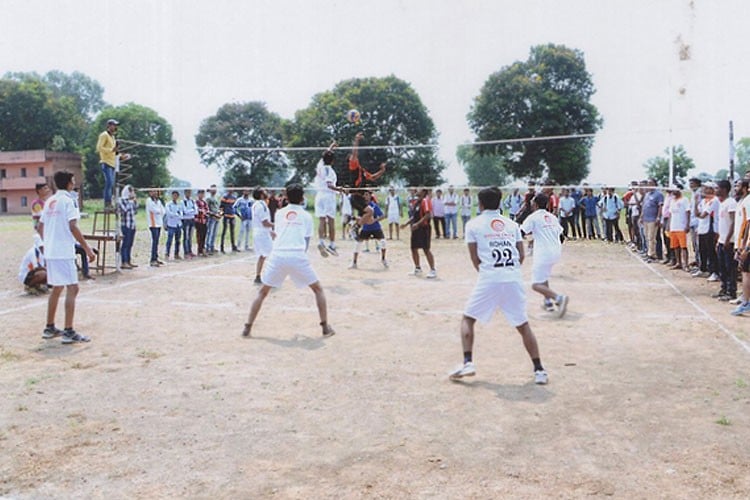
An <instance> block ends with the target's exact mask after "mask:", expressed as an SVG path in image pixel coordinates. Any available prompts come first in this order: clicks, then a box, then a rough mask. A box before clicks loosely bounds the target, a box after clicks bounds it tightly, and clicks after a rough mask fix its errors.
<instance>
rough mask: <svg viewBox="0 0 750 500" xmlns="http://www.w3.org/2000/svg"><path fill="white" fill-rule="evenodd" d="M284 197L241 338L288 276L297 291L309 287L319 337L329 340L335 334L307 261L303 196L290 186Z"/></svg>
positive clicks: (308, 221)
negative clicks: (320, 329) (318, 319)
mask: <svg viewBox="0 0 750 500" xmlns="http://www.w3.org/2000/svg"><path fill="white" fill-rule="evenodd" d="M286 195H287V199H288V200H289V205H287V206H285V207H284V208H282V209H280V210H279V211H277V212H276V217H275V219H274V220H275V234H276V237H275V238H274V241H273V249H272V250H271V255H270V256H269V257H268V262H267V263H266V266H265V269H264V270H263V274H262V276H261V281H262V286H261V287H260V289H259V290H258V296H257V297H256V298H255V300H254V301H253V303H252V305H251V306H250V314H249V316H248V319H247V323H245V329H244V330H243V331H242V336H243V337H249V336H250V331H251V329H252V327H253V322H254V321H255V318H256V317H257V316H258V312H259V311H260V307H261V306H262V305H263V301H264V300H265V299H266V297H268V294H269V292H270V291H271V288H276V287H280V286H281V284H282V283H283V282H284V280H285V279H286V277H287V276H289V277H291V278H292V281H293V282H294V284H295V285H297V287H299V288H302V287H304V286H309V287H310V289H311V290H312V291H313V293H314V294H315V304H316V305H317V306H318V314H319V315H320V326H321V327H322V329H323V336H324V337H330V336H331V335H333V334H334V333H335V332H334V330H333V328H332V327H331V325H329V324H328V313H327V306H326V296H325V293H324V292H323V287H322V286H321V285H320V281H318V276H317V275H316V274H315V271H314V270H313V268H312V266H311V265H310V259H308V257H307V249H308V247H309V246H310V238H311V237H312V235H313V219H312V216H310V214H309V213H307V210H305V207H304V206H303V205H302V203H303V200H304V196H305V192H304V190H303V189H302V186H300V185H299V184H292V185H291V186H289V187H287V189H286Z"/></svg>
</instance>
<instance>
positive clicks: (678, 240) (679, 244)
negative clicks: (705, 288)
mask: <svg viewBox="0 0 750 500" xmlns="http://www.w3.org/2000/svg"><path fill="white" fill-rule="evenodd" d="M689 231H690V202H688V200H686V199H685V198H684V197H683V196H682V186H677V187H674V188H672V195H671V201H670V202H669V244H670V247H671V248H672V250H674V257H675V263H674V265H673V266H672V269H680V268H682V269H683V270H684V271H687V270H688V250H687V249H688V247H687V234H688V232H689Z"/></svg>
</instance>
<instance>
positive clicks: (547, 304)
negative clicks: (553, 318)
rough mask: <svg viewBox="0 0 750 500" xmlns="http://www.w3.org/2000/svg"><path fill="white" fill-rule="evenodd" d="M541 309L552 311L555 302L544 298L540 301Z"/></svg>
mask: <svg viewBox="0 0 750 500" xmlns="http://www.w3.org/2000/svg"><path fill="white" fill-rule="evenodd" d="M548 301H549V302H548ZM542 309H543V310H544V311H547V312H554V311H555V304H554V302H552V301H551V300H549V299H544V302H542Z"/></svg>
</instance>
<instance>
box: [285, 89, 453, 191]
mask: <svg viewBox="0 0 750 500" xmlns="http://www.w3.org/2000/svg"><path fill="white" fill-rule="evenodd" d="M349 109H358V110H359V111H360V113H361V121H360V122H359V123H350V122H348V121H347V120H346V118H345V114H346V112H347V111H348V110H349ZM357 132H362V133H363V134H364V140H363V141H362V143H361V145H362V146H387V145H409V144H420V143H426V144H437V132H436V131H435V125H434V123H433V122H432V119H431V118H430V116H429V114H428V112H427V108H426V107H425V106H424V104H422V100H421V99H420V98H419V95H418V94H417V93H416V91H415V90H414V89H413V88H412V87H411V85H410V84H409V83H407V82H405V81H403V80H400V79H398V78H396V77H395V76H388V77H385V78H355V79H351V80H345V81H342V82H340V83H338V84H337V85H336V86H335V87H334V88H333V89H332V90H328V91H325V92H322V93H320V94H317V95H315V96H314V97H313V99H312V102H311V103H310V105H309V106H308V107H307V108H305V109H302V110H300V111H297V113H296V115H295V120H294V123H293V124H291V126H290V128H289V130H288V133H287V135H288V136H289V141H288V142H289V145H290V146H313V145H314V146H323V147H325V146H328V145H329V144H330V143H331V142H332V141H334V140H336V141H337V142H338V143H339V144H340V145H341V146H342V147H343V146H346V147H348V146H350V145H351V143H352V140H353V139H354V136H355V135H356V134H357ZM320 154H321V153H320V152H319V151H313V152H292V153H290V157H291V158H292V159H293V165H294V167H295V170H296V171H295V175H294V179H295V180H298V181H300V182H303V183H304V182H308V181H309V180H310V179H312V177H314V175H315V165H316V164H317V162H318V160H319V159H320ZM347 154H348V150H346V151H342V152H339V153H338V154H337V155H336V158H335V160H334V168H335V169H336V171H337V173H338V176H339V184H348V183H349V178H350V176H349V172H348V166H347ZM359 160H360V163H361V164H362V166H363V167H364V168H366V169H368V170H370V171H375V170H376V169H377V168H378V166H379V165H380V164H381V163H382V162H388V167H387V168H388V169H387V171H386V173H385V175H384V176H383V177H382V178H381V179H380V182H381V183H383V184H386V183H389V182H403V183H406V184H408V185H415V186H420V185H429V186H431V185H435V184H439V183H441V182H442V178H441V175H440V173H441V172H442V171H443V170H444V169H445V165H444V164H443V163H442V162H440V161H439V160H438V159H437V155H436V149H435V148H423V149H393V148H390V149H376V150H361V151H360V153H359Z"/></svg>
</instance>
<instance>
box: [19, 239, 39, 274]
mask: <svg viewBox="0 0 750 500" xmlns="http://www.w3.org/2000/svg"><path fill="white" fill-rule="evenodd" d="M37 267H44V254H43V253H42V251H41V250H39V248H38V247H37V246H36V245H34V246H33V247H31V248H29V250H28V251H27V252H26V254H25V255H24V256H23V260H22V261H21V266H20V267H19V268H18V281H20V282H21V283H23V282H24V281H26V275H27V274H29V272H31V271H33V270H34V269H36V268H37Z"/></svg>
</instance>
